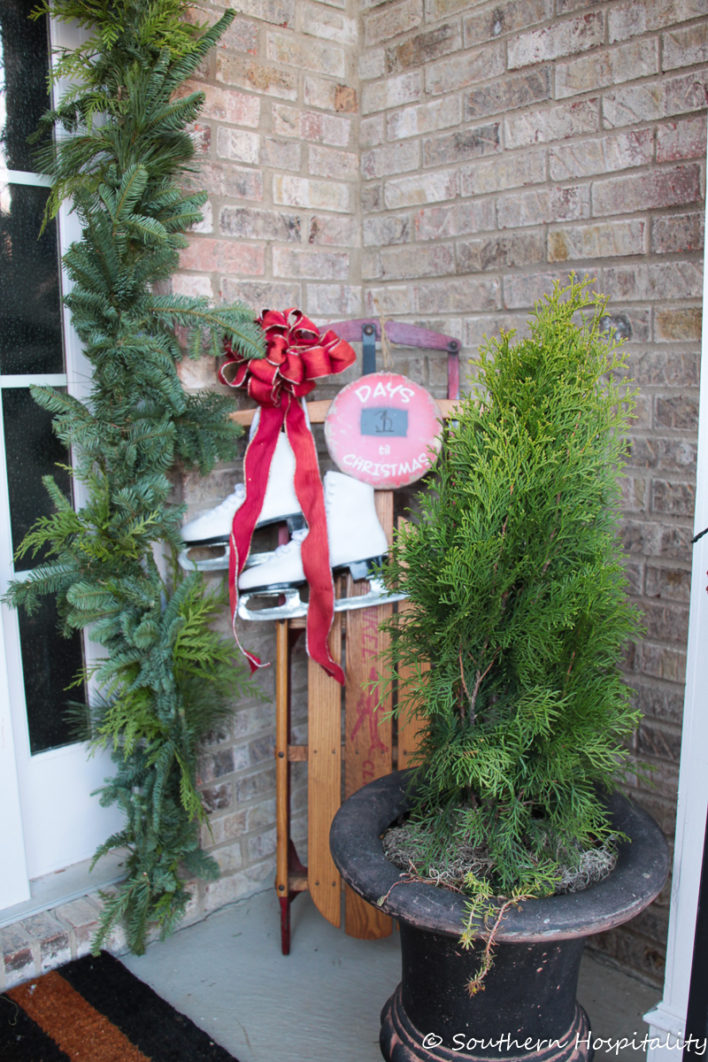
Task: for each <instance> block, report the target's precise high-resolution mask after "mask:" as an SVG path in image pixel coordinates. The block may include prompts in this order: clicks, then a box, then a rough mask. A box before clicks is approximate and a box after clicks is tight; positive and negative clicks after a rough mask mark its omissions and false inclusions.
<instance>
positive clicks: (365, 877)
mask: <svg viewBox="0 0 708 1062" xmlns="http://www.w3.org/2000/svg"><path fill="white" fill-rule="evenodd" d="M411 773H412V772H411V771H394V772H393V773H392V774H389V775H386V776H385V777H383V778H378V779H376V780H375V781H373V782H369V783H368V784H367V785H365V786H363V787H362V788H361V789H359V790H358V791H357V792H356V793H354V794H353V795H352V796H351V797H349V798H348V799H347V800H346V801H345V802H344V803H343V804H342V806H341V807H340V809H339V811H338V812H337V814H336V815H335V817H334V820H333V822H332V828H331V832H330V848H331V851H332V856H333V859H334V862H335V863H336V865H337V868H338V869H339V871H340V873H341V875H342V877H343V878H344V880H345V881H346V882H347V884H348V885H350V886H351V887H352V888H353V889H354V891H355V892H357V893H358V894H359V895H360V896H362V897H363V898H364V899H365V900H368V901H369V903H372V904H374V905H376V906H378V907H379V909H380V910H382V911H384V912H385V913H386V914H389V915H391V916H392V917H393V918H398V919H401V920H402V921H404V922H407V923H410V924H412V925H418V926H420V927H425V928H426V929H427V930H430V931H432V932H438V933H443V934H447V935H452V936H456V937H458V936H459V935H460V928H461V925H462V920H463V916H464V910H465V904H466V901H465V898H464V897H463V896H461V895H460V894H458V893H455V892H452V891H451V890H450V889H446V888H444V887H439V886H435V885H431V884H429V883H427V882H407V881H406V882H403V881H402V880H401V878H402V875H401V871H400V870H399V869H398V867H395V866H394V865H393V863H391V862H389V860H388V859H387V858H386V856H385V855H384V852H383V845H382V842H381V834H382V833H383V832H384V831H385V830H386V829H387V827H388V826H390V825H391V823H392V822H394V821H395V820H396V819H397V818H398V817H399V816H400V815H401V814H403V813H404V812H405V811H406V809H407V807H408V796H407V785H406V783H407V779H408V778H409V777H410V775H411ZM608 808H609V811H610V816H611V821H612V824H613V826H614V827H615V828H616V829H617V830H618V831H620V832H622V833H625V834H626V835H627V836H628V837H630V838H631V843H626V842H625V843H623V844H622V845H620V848H619V853H618V858H617V865H616V866H615V869H614V870H613V871H612V873H611V874H610V875H608V877H607V878H605V879H604V880H603V881H601V882H597V883H595V884H593V885H590V886H588V888H586V889H583V890H582V891H581V892H575V893H566V894H563V895H559V896H548V897H544V898H541V899H534V900H525V901H523V902H522V903H521V904H519V906H518V907H513V908H509V910H508V911H507V912H506V913H505V915H504V918H503V919H502V922H501V923H500V926H499V929H498V932H497V935H496V939H497V940H499V941H502V940H508V941H513V940H517V941H518V940H525V941H529V942H534V941H544V940H554V939H555V940H562V939H569V938H574V937H585V936H590V935H592V934H594V933H602V932H605V931H606V930H609V929H613V928H614V927H615V926H618V925H621V924H622V923H623V922H626V921H628V920H629V919H630V918H633V917H634V916H635V915H637V914H639V912H640V911H642V910H644V908H645V907H647V906H648V905H649V904H650V903H651V901H652V900H653V899H655V897H656V896H658V894H659V893H660V892H661V889H662V888H663V886H664V883H665V881H666V878H667V875H668V869H669V857H668V848H667V844H666V840H665V839H664V835H663V834H662V832H661V830H660V829H659V827H658V826H657V824H656V823H655V822H654V820H653V819H652V818H651V816H650V815H649V814H647V812H646V811H643V810H642V809H641V808H639V807H637V805H636V804H633V803H632V802H631V801H630V800H629V799H628V798H627V797H625V796H623V795H622V794H620V793H614V794H613V795H612V796H611V797H610V798H609V800H608ZM382 897H385V899H384V900H383V902H381V903H380V904H379V901H380V900H381V898H382ZM479 935H480V936H484V935H485V931H484V929H483V927H482V926H481V925H480V932H479Z"/></svg>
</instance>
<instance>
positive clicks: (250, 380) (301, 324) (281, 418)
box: [219, 308, 356, 685]
mask: <svg viewBox="0 0 708 1062" xmlns="http://www.w3.org/2000/svg"><path fill="white" fill-rule="evenodd" d="M258 323H259V324H260V325H261V327H262V328H263V330H264V332H265V336H266V355H265V357H264V358H250V359H249V358H244V357H243V356H242V355H240V354H239V353H237V352H235V351H234V350H233V349H232V348H231V346H230V345H229V344H228V343H227V344H225V349H226V361H225V362H224V363H223V365H222V366H221V368H220V369H219V379H220V380H221V382H222V383H225V384H228V385H229V386H230V387H244V388H245V389H246V393H247V394H248V395H249V397H251V398H253V399H254V400H255V401H256V402H258V404H259V406H260V407H261V410H260V417H259V420H258V428H257V430H256V433H255V435H254V437H253V438H252V439H251V441H250V443H249V445H248V448H247V450H246V456H245V459H244V480H245V486H246V498H245V500H244V502H243V505H242V506H241V507H240V509H239V510H238V511H237V513H236V515H235V517H234V522H233V526H232V530H231V548H230V553H229V593H230V597H231V617H232V622H233V623H234V624H235V622H236V609H237V606H238V577H239V575H240V574H241V572H242V571H243V568H244V565H245V563H246V559H247V557H248V553H249V550H250V548H251V538H252V536H253V530H254V528H255V526H256V521H257V519H258V516H259V514H260V511H261V509H262V507H263V499H264V497H265V491H266V484H267V482H268V471H269V469H270V464H271V460H272V457H273V454H274V452H275V447H276V443H277V441H278V433H279V432H280V431H281V429H282V428H285V431H286V432H287V436H288V441H289V443H290V445H291V447H292V450H293V453H294V455H295V493H296V495H297V499H298V501H299V502H300V507H301V508H302V511H303V514H304V516H305V519H306V520H307V526H308V533H307V536H306V537H305V539H304V540H303V542H302V566H303V570H304V573H305V578H306V579H307V582H308V583H309V586H310V597H309V604H308V609H307V651H308V654H309V655H310V656H311V657H312V659H313V660H315V661H316V662H317V663H318V664H320V665H321V667H323V668H324V670H325V671H326V672H327V674H328V675H331V676H332V677H333V678H335V679H336V680H337V682H340V683H342V685H343V684H344V672H343V671H342V669H341V667H340V666H339V665H338V664H337V663H335V661H334V660H333V659H332V656H331V654H330V651H329V632H330V628H331V626H332V619H333V617H334V584H333V582H332V571H331V569H330V566H329V546H328V541H327V521H326V515H325V505H324V495H323V492H322V481H321V479H320V472H319V466H318V463H317V451H316V449H315V441H314V439H313V437H312V432H311V431H310V427H309V424H308V421H307V415H306V413H305V408H304V396H305V395H307V394H309V393H310V391H312V390H313V389H314V387H315V383H314V380H316V379H318V378H319V377H321V376H329V375H330V374H332V373H337V372H342V371H343V370H344V369H346V368H348V367H349V366H350V365H351V364H352V363H353V362H354V360H355V357H356V355H355V354H354V351H353V350H352V348H351V346H350V345H349V344H348V343H346V342H345V341H344V340H343V339H340V338H339V336H338V335H336V333H335V332H332V331H331V330H328V331H326V332H325V333H324V335H321V334H320V332H319V330H318V328H317V327H316V325H314V324H313V323H312V321H310V320H309V319H308V318H307V317H305V316H304V314H303V313H302V312H301V311H300V310H296V309H294V308H290V309H288V310H285V311H284V312H282V313H281V312H279V311H277V310H264V311H263V313H262V314H261V316H260V317H259V319H258ZM244 654H245V656H246V658H247V659H248V661H249V664H250V666H251V670H252V671H254V670H255V669H256V668H258V667H261V666H262V664H261V661H260V660H259V659H258V657H256V656H254V655H253V654H252V653H249V652H247V651H245V650H244Z"/></svg>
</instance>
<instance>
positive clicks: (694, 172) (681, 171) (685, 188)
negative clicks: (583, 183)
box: [592, 163, 702, 217]
mask: <svg viewBox="0 0 708 1062" xmlns="http://www.w3.org/2000/svg"><path fill="white" fill-rule="evenodd" d="M701 195H702V193H701V171H700V167H699V166H698V165H697V164H690V163H689V164H686V165H684V166H672V167H670V168H666V167H664V168H662V169H656V170H653V171H652V172H651V173H642V174H638V175H635V174H632V175H631V176H625V177H610V178H608V179H607V180H600V181H595V183H594V184H593V187H592V206H593V214H594V215H595V216H596V217H602V216H604V215H607V214H628V213H632V212H634V211H637V210H642V211H646V210H656V209H659V208H661V207H669V206H682V205H684V204H688V203H695V202H698V201H700V199H701Z"/></svg>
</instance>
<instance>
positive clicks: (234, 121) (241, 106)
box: [176, 82, 261, 128]
mask: <svg viewBox="0 0 708 1062" xmlns="http://www.w3.org/2000/svg"><path fill="white" fill-rule="evenodd" d="M196 88H198V89H199V90H200V91H201V92H203V93H204V97H205V98H204V106H203V108H202V112H201V118H202V119H203V120H207V121H208V120H210V119H211V120H212V121H216V122H229V123H230V124H231V125H245V126H248V127H249V128H255V127H256V126H257V125H258V123H259V121H260V114H261V101H260V100H259V99H258V97H257V96H248V95H246V94H245V93H243V92H236V91H235V90H234V89H223V88H219V87H218V86H217V85H197V84H195V83H194V82H186V83H185V85H184V86H183V87H182V88H181V89H179V90H178V91H177V93H176V95H177V96H184V95H186V94H187V92H193V91H194V90H195V89H196Z"/></svg>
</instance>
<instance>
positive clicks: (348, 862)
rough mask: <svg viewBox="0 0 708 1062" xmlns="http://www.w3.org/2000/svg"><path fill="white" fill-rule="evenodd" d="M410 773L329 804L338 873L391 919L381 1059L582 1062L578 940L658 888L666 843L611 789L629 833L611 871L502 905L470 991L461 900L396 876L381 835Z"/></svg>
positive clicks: (473, 965) (473, 958)
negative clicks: (395, 925) (394, 970)
mask: <svg viewBox="0 0 708 1062" xmlns="http://www.w3.org/2000/svg"><path fill="white" fill-rule="evenodd" d="M406 774H407V772H401V771H399V772H395V773H393V774H390V775H387V776H386V777H385V778H380V779H378V780H377V781H375V782H371V783H369V784H368V785H366V786H364V787H363V788H362V789H360V790H359V791H358V792H357V793H355V794H354V795H353V796H352V797H350V798H349V799H348V800H346V801H345V803H344V804H343V805H342V807H341V808H340V810H339V811H338V812H337V814H336V816H335V818H334V822H333V823H332V830H331V833H330V847H331V850H332V855H333V858H334V861H335V863H336V864H337V867H338V868H339V871H340V873H341V875H342V877H343V878H344V880H345V881H346V882H347V883H348V884H349V885H351V887H352V888H353V889H354V890H355V892H358V893H359V895H360V896H362V897H363V898H364V899H365V900H368V901H369V902H370V903H377V901H379V900H380V899H381V898H382V897H385V900H384V901H383V903H382V905H381V907H382V910H384V911H385V912H386V913H387V914H389V915H392V916H393V917H394V918H397V919H398V920H399V923H400V931H401V955H402V976H401V983H400V985H399V986H398V988H397V989H396V991H395V992H394V994H393V996H392V997H391V998H390V999H389V1001H388V1002H387V1003H386V1005H385V1006H384V1008H383V1011H382V1015H381V1037H380V1043H381V1052H382V1054H383V1057H384V1058H385V1059H387V1060H388V1062H414V1060H419V1062H423V1060H426V1062H431V1060H432V1062H452V1060H454V1059H463V1060H464V1059H467V1060H472V1059H474V1060H491V1059H507V1060H508V1059H511V1058H517V1059H523V1060H525V1062H530V1060H536V1062H570V1060H573V1062H576V1060H577V1062H584V1060H586V1059H589V1058H591V1057H592V1035H591V1032H590V1026H589V1023H588V1018H587V1015H586V1014H585V1012H584V1011H583V1009H582V1008H581V1007H580V1006H579V1004H578V1003H577V1001H576V998H575V995H576V989H577V982H578V971H579V968H580V959H581V955H582V950H583V945H584V942H585V938H586V937H588V936H591V935H592V934H594V933H601V932H603V931H604V930H607V929H612V928H613V927H614V926H618V925H620V924H621V923H622V922H626V921H628V920H629V919H630V918H633V917H634V916H635V915H637V914H639V912H640V911H642V910H644V908H645V907H647V906H648V904H649V903H651V901H652V900H653V899H654V898H655V897H656V896H657V895H658V893H659V892H660V891H661V889H662V887H663V885H664V882H665V880H666V876H667V873H668V851H667V846H666V842H665V840H664V837H663V835H662V833H661V831H660V830H659V827H658V826H657V825H656V823H655V822H654V821H653V819H652V818H651V817H650V816H649V815H647V814H646V812H644V811H642V810H640V809H639V808H637V807H635V806H634V805H633V804H631V803H630V802H629V801H628V800H627V799H626V798H624V797H623V796H621V795H619V794H616V795H615V796H613V797H612V798H611V801H610V804H609V808H610V812H611V816H612V822H613V825H614V826H615V828H616V829H617V830H619V831H621V832H622V833H624V834H626V835H627V836H628V837H630V838H631V843H625V844H623V845H622V848H621V850H620V853H619V857H618V861H617V865H616V867H615V869H614V870H613V872H612V873H611V874H610V875H609V876H608V877H607V878H606V879H605V880H604V881H602V882H599V883H598V884H595V885H592V886H590V887H589V888H587V889H585V890H583V891H582V892H577V893H571V894H568V895H563V896H551V897H548V898H545V899H538V900H528V901H525V902H524V903H523V904H522V905H520V906H519V907H518V908H510V909H509V910H508V911H507V912H506V914H505V915H504V918H503V920H502V922H501V924H500V928H499V931H498V933H497V936H496V945H495V951H494V964H493V966H492V968H491V970H490V971H489V973H488V974H487V977H486V979H485V982H484V990H483V991H481V992H479V993H477V995H475V996H472V997H470V996H469V994H468V992H467V987H466V986H467V981H468V980H469V978H470V977H471V976H472V975H473V974H474V973H475V972H476V970H477V969H478V967H479V954H480V949H481V948H482V947H483V943H484V942H481V943H480V944H479V945H475V947H474V948H473V949H471V950H465V949H464V948H462V947H461V945H460V943H459V937H460V930H461V926H462V920H463V911H464V898H463V897H461V896H459V895H458V894H457V893H454V892H451V891H450V890H448V889H444V888H437V887H435V886H433V885H428V884H425V883H419V882H407V881H406V882H403V883H401V873H400V871H399V870H398V868H397V867H395V866H393V864H392V863H390V862H389V861H388V859H386V857H385V855H384V854H383V847H382V844H381V834H382V833H383V832H384V831H385V830H386V828H387V827H388V826H390V825H391V823H393V822H395V821H396V819H398V818H399V816H400V815H402V814H404V813H405V811H406V810H407V807H408V798H407V793H406V784H405V779H406Z"/></svg>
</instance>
